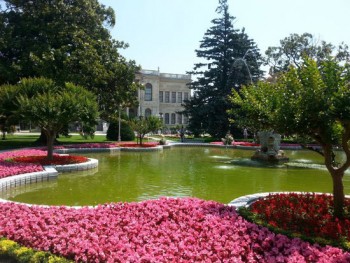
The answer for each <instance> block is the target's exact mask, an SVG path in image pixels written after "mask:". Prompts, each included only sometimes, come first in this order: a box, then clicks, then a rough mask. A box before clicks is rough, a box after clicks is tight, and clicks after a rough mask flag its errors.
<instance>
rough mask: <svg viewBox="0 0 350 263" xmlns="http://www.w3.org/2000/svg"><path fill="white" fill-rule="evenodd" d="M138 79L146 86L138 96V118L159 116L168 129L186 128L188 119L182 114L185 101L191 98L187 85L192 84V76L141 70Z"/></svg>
mask: <svg viewBox="0 0 350 263" xmlns="http://www.w3.org/2000/svg"><path fill="white" fill-rule="evenodd" d="M136 79H137V80H138V81H140V82H141V83H142V85H143V86H144V89H143V90H139V91H138V94H137V96H138V101H139V107H138V109H137V116H144V117H147V116H151V115H153V116H158V117H159V118H161V119H162V120H163V124H164V127H165V128H167V129H171V128H176V127H181V126H184V127H186V125H187V124H188V118H187V117H186V116H184V115H183V114H181V113H180V112H181V111H183V110H184V108H183V106H182V103H183V102H184V100H188V99H190V96H191V91H190V89H189V86H188V85H187V84H189V83H190V82H191V75H184V74H169V73H161V72H159V70H141V71H140V72H139V74H138V75H137V78H136ZM134 115H135V114H134Z"/></svg>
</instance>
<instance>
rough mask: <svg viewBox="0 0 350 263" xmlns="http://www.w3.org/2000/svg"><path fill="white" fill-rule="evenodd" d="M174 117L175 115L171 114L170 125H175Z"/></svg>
mask: <svg viewBox="0 0 350 263" xmlns="http://www.w3.org/2000/svg"><path fill="white" fill-rule="evenodd" d="M175 118H176V115H175V113H172V114H171V124H175V121H176V119H175Z"/></svg>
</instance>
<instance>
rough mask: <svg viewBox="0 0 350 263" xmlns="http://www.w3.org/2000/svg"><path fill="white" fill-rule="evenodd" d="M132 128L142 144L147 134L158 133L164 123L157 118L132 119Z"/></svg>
mask: <svg viewBox="0 0 350 263" xmlns="http://www.w3.org/2000/svg"><path fill="white" fill-rule="evenodd" d="M129 123H130V126H131V128H132V129H133V130H134V131H135V132H136V133H137V138H138V139H139V143H140V144H142V140H143V138H144V137H145V135H146V134H147V133H150V132H155V131H158V130H159V129H160V128H162V125H163V123H162V121H161V120H160V119H159V118H157V117H156V116H148V117H145V118H140V119H137V118H135V119H132V120H131V121H130V122H129Z"/></svg>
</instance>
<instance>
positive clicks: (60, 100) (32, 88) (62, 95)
mask: <svg viewBox="0 0 350 263" xmlns="http://www.w3.org/2000/svg"><path fill="white" fill-rule="evenodd" d="M18 86H20V89H21V94H20V95H19V96H18V98H17V103H18V107H19V109H18V112H17V114H19V116H21V117H22V118H24V119H26V120H29V121H31V122H32V123H33V124H34V125H37V126H39V127H40V128H41V129H42V130H43V131H44V133H45V135H46V137H47V147H48V158H49V159H51V158H52V152H53V143H54V140H55V138H56V135H57V134H58V133H59V132H60V131H61V130H62V129H64V128H65V127H67V125H68V124H69V123H72V122H75V121H77V122H79V123H81V124H82V126H83V127H89V128H90V129H91V128H92V127H94V126H95V125H96V119H97V116H98V111H97V102H96V97H95V96H94V94H92V93H91V92H89V91H87V90H86V89H84V88H83V87H80V86H75V85H73V84H71V83H66V84H65V85H63V86H59V85H56V84H55V83H54V82H53V81H52V80H49V79H45V78H35V79H22V80H21V83H20V84H18Z"/></svg>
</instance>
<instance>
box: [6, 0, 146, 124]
mask: <svg viewBox="0 0 350 263" xmlns="http://www.w3.org/2000/svg"><path fill="white" fill-rule="evenodd" d="M3 2H4V3H5V4H2V5H1V9H0V35H1V36H2V38H1V41H0V57H1V59H0V84H4V83H9V84H16V83H17V82H18V81H19V80H20V79H21V78H24V77H45V78H49V79H52V80H53V81H55V82H56V83H59V84H60V85H63V84H64V83H66V82H71V83H74V84H76V85H81V86H84V87H85V88H87V89H89V90H90V91H93V92H94V93H95V94H96V95H99V105H100V109H101V110H102V111H103V113H104V117H106V118H107V117H108V115H109V113H110V112H114V111H115V108H113V109H111V104H110V99H111V100H114V101H117V100H119V101H122V102H128V103H135V101H134V100H133V98H134V91H135V90H136V88H137V86H136V85H135V84H134V79H135V72H136V71H137V70H138V69H139V68H138V66H137V65H136V63H135V62H134V61H127V60H126V59H125V58H124V57H122V56H121V55H120V54H119V52H118V49H120V48H126V47H127V45H126V44H125V43H124V42H122V41H116V40H114V39H112V38H111V35H110V32H109V28H110V27H112V26H114V24H115V14H114V11H113V9H111V8H107V7H106V6H104V5H102V4H100V3H99V2H98V1H97V0H75V1H64V0H38V1H18V0H16V1H15V0H4V1H3ZM105 93H107V94H108V96H109V97H108V98H106V96H104V95H103V94H105ZM130 94H132V96H131V95H130ZM116 106H118V105H116Z"/></svg>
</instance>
